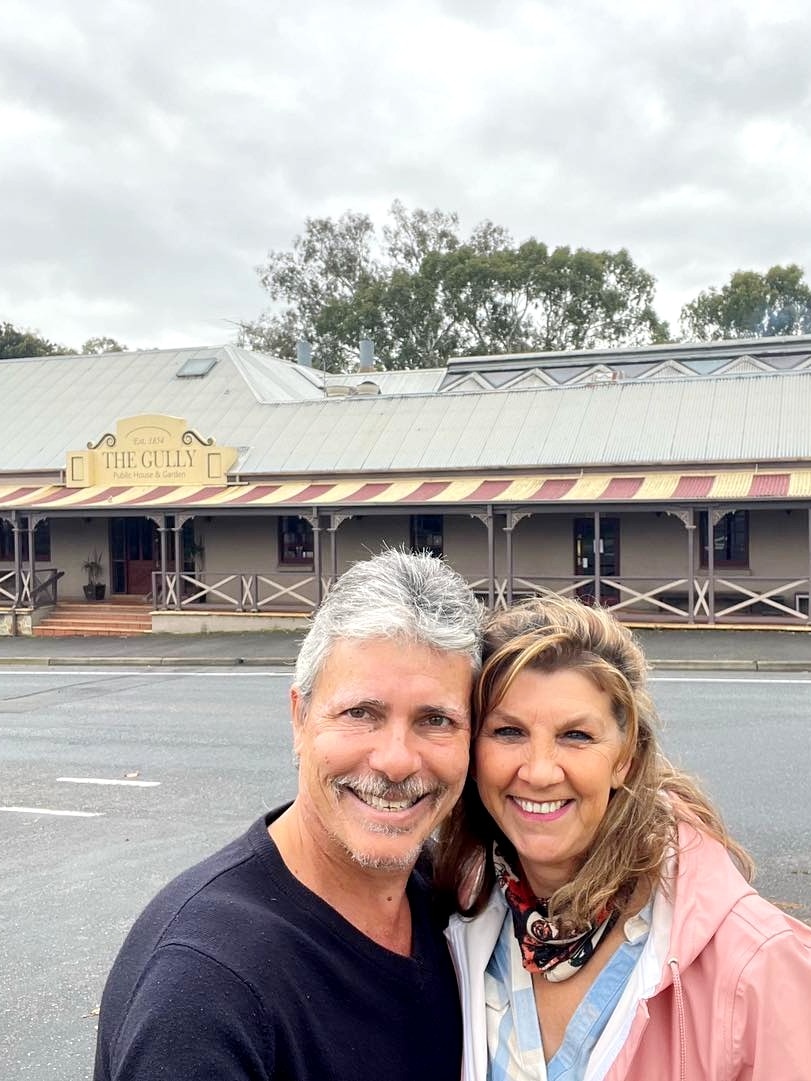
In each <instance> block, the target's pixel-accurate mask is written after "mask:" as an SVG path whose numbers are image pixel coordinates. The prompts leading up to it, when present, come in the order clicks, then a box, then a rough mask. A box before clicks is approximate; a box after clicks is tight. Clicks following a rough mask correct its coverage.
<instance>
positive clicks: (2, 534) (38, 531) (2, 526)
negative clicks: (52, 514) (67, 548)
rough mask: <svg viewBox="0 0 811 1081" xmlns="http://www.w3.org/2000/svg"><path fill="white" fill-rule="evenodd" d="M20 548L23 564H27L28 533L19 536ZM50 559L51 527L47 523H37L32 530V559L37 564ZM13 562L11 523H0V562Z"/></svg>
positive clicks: (3, 521) (25, 531) (12, 531)
mask: <svg viewBox="0 0 811 1081" xmlns="http://www.w3.org/2000/svg"><path fill="white" fill-rule="evenodd" d="M20 548H21V551H22V558H23V562H24V563H27V562H28V531H27V530H24V531H23V532H22V533H21V534H20ZM50 558H51V527H50V523H49V522H48V521H44V522H38V523H37V526H36V528H35V529H34V559H35V561H36V562H37V563H47V562H49V561H50ZM13 561H14V528H13V527H12V525H11V522H7V521H5V520H2V521H0V562H3V563H12V562H13Z"/></svg>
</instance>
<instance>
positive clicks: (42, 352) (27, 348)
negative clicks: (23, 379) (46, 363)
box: [0, 322, 72, 360]
mask: <svg viewBox="0 0 811 1081" xmlns="http://www.w3.org/2000/svg"><path fill="white" fill-rule="evenodd" d="M70 352H72V350H70V349H68V348H67V347H66V346H64V345H56V343H55V342H50V341H48V339H47V338H41V337H40V336H39V334H37V333H36V332H35V331H33V330H21V329H19V328H18V327H15V326H14V325H13V324H12V323H7V322H3V323H0V359H2V360H7V359H10V358H13V357H48V356H52V355H54V354H57V353H70Z"/></svg>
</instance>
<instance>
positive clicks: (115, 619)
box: [45, 611, 152, 625]
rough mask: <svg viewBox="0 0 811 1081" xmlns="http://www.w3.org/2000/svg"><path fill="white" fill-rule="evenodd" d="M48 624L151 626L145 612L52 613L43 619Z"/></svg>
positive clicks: (149, 617) (148, 615)
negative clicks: (128, 624)
mask: <svg viewBox="0 0 811 1081" xmlns="http://www.w3.org/2000/svg"><path fill="white" fill-rule="evenodd" d="M45 618H46V619H47V621H48V622H49V623H62V622H64V621H65V620H68V621H69V622H71V623H73V622H76V623H108V622H111V623H143V624H145V625H149V624H151V621H152V616H151V615H150V614H149V613H148V612H146V613H144V612H132V613H129V612H122V613H121V614H119V613H117V612H115V613H113V612H111V613H109V614H108V615H96V614H95V613H93V612H59V611H57V612H52V613H51V614H50V615H48V616H46V617H45Z"/></svg>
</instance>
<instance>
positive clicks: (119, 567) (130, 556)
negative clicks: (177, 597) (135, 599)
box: [110, 518, 160, 597]
mask: <svg viewBox="0 0 811 1081" xmlns="http://www.w3.org/2000/svg"><path fill="white" fill-rule="evenodd" d="M110 564H111V570H112V592H113V593H119V594H121V593H123V594H129V595H132V596H144V597H145V596H147V594H149V593H151V592H152V572H153V571H156V570H159V569H160V547H159V545H158V530H157V527H156V525H155V523H154V522H153V521H152V520H151V519H149V518H113V520H112V522H111V525H110Z"/></svg>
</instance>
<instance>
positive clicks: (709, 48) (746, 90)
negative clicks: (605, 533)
mask: <svg viewBox="0 0 811 1081" xmlns="http://www.w3.org/2000/svg"><path fill="white" fill-rule="evenodd" d="M0 14H2V24H3V32H2V35H0V185H1V187H0V321H2V320H8V321H10V322H12V323H15V324H16V325H18V326H25V327H31V328H34V329H36V330H38V331H39V332H40V333H41V334H43V335H44V336H46V337H48V338H51V339H54V340H56V341H59V342H63V343H65V344H68V345H71V346H74V347H78V346H80V345H81V343H82V342H83V341H84V340H85V339H86V338H88V337H91V336H97V335H110V336H112V337H115V338H117V339H119V340H120V341H122V342H124V343H126V344H128V345H129V346H130V347H137V346H144V347H150V346H159V347H164V346H173V345H185V344H188V345H217V344H220V343H222V342H227V341H229V340H233V337H234V326H233V324H234V323H235V322H237V321H239V320H243V319H254V318H256V317H257V316H258V315H259V313H260V311H261V310H262V309H263V308H264V307H265V298H264V294H263V292H262V290H261V288H260V286H259V284H258V281H257V277H256V272H255V268H256V266H257V265H258V264H259V263H260V262H261V261H262V260H263V258H264V256H265V254H266V252H267V251H268V249H269V248H286V247H288V246H289V245H290V244H291V242H292V240H293V238H294V237H295V235H296V234H297V233H298V232H300V231H301V229H302V226H303V223H304V219H305V218H306V217H308V216H323V215H339V214H340V213H341V212H342V211H344V210H346V209H353V210H357V211H364V212H367V213H369V214H370V215H371V216H372V217H373V218H374V219H375V220H377V221H381V222H382V221H383V220H384V218H385V215H386V210H387V208H388V207H389V205H390V204H391V202H392V200H394V199H395V198H399V199H401V200H402V201H403V202H404V203H405V204H406V205H407V206H409V207H425V208H433V207H440V208H442V209H443V210H456V211H458V212H459V214H460V216H461V219H462V225H463V228H464V229H465V230H466V231H467V229H469V228H471V227H472V226H473V225H474V224H475V223H476V222H478V221H480V220H482V219H483V218H490V219H492V220H493V221H495V222H497V223H499V224H502V225H505V226H507V227H508V228H509V229H510V230H511V231H512V233H513V235H514V236H515V238H516V239H517V240H523V239H526V238H527V237H528V236H535V237H537V238H538V239H539V240H543V241H545V242H546V243H547V244H549V245H550V246H551V245H556V244H569V245H571V246H573V247H577V246H582V247H587V248H593V249H602V248H610V249H616V248H619V247H627V248H628V249H629V251H630V252H631V255H632V256H633V258H634V259H635V260H636V262H637V263H638V264H640V265H641V266H643V267H645V268H646V269H647V270H649V271H650V272H651V273H653V274H654V276H655V277H656V278H657V281H658V297H657V307H658V309H659V312H660V314H661V315H663V316H664V317H666V318H669V319H670V320H671V321H672V322H673V323H674V324H676V323H677V320H678V313H679V309H680V307H681V305H682V304H683V303H685V302H686V301H688V300H690V299H692V297H693V296H695V294H696V293H697V292H698V291H699V290H700V289H702V288H705V287H707V286H709V285H712V284H716V285H721V284H723V282H725V281H726V280H727V279H728V277H729V275H730V274H731V273H732V271H734V270H736V269H740V268H746V269H749V268H751V269H758V270H764V269H766V268H767V267H769V266H771V265H772V264H773V263H776V262H780V263H786V262H797V263H800V264H801V265H802V266H803V267H804V268H805V269H806V275H807V277H811V194H810V193H809V184H810V180H809V178H811V64H809V61H808V57H809V52H810V51H811V5H809V4H808V3H807V0H757V2H756V0H737V2H736V0H702V2H700V3H695V2H693V0H682V2H681V3H673V2H672V0H669V2H668V3H659V2H657V0H650V2H644V0H639V2H637V0H606V2H602V0H568V2H563V0H554V2H546V0H530V2H526V3H522V2H520V0H509V2H502V0H408V2H404V0H296V2H293V0H229V2H228V3H211V2H207V0H193V2H192V0H188V2H181V0H103V2H102V0H37V3H31V2H30V0H0Z"/></svg>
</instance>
